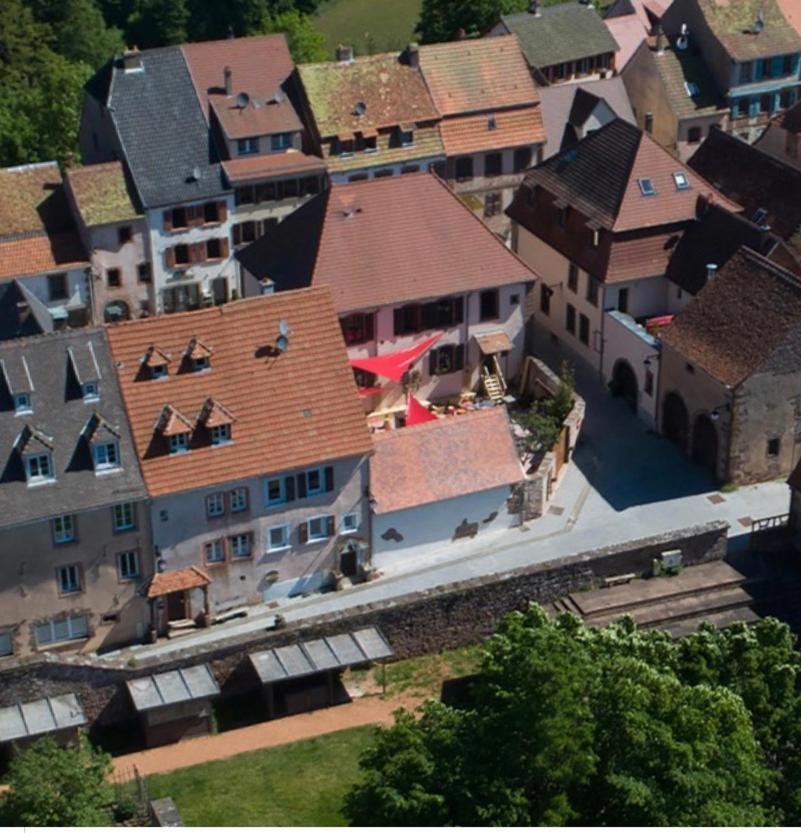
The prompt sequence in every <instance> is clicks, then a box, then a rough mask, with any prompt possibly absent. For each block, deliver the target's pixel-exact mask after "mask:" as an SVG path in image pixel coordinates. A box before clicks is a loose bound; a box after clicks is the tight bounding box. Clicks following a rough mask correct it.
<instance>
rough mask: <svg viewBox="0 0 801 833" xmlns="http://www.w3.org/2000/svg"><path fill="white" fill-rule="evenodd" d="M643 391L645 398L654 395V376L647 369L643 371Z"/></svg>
mask: <svg viewBox="0 0 801 833" xmlns="http://www.w3.org/2000/svg"><path fill="white" fill-rule="evenodd" d="M643 390H644V391H645V393H646V395H647V396H653V395H654V374H653V372H652V371H651V370H648V369H647V368H646V370H645V384H644V385H643Z"/></svg>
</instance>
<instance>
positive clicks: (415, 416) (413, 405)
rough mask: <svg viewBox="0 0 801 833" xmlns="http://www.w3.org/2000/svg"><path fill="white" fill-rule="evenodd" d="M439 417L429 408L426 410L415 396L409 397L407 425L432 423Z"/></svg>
mask: <svg viewBox="0 0 801 833" xmlns="http://www.w3.org/2000/svg"><path fill="white" fill-rule="evenodd" d="M436 418H437V417H435V416H434V414H432V413H431V411H429V410H428V409H427V408H424V407H423V406H422V405H421V404H420V403H419V402H418V401H417V400H416V399H415V398H414V397H413V396H410V397H409V401H408V403H407V404H406V425H407V426H408V425H422V424H423V423H424V422H431V420H433V419H436Z"/></svg>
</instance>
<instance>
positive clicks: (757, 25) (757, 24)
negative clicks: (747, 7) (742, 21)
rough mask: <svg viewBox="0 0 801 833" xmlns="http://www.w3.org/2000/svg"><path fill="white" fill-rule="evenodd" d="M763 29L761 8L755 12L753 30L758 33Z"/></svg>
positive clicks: (763, 22)
mask: <svg viewBox="0 0 801 833" xmlns="http://www.w3.org/2000/svg"><path fill="white" fill-rule="evenodd" d="M764 30H765V14H764V12H763V11H762V9H760V10H759V13H758V14H757V17H756V21H754V32H755V33H756V34H757V35H758V34H760V33H761V32H763V31H764Z"/></svg>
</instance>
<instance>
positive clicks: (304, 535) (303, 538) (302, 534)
mask: <svg viewBox="0 0 801 833" xmlns="http://www.w3.org/2000/svg"><path fill="white" fill-rule="evenodd" d="M308 540H309V525H308V524H307V523H306V522H305V521H304V522H303V523H301V524H298V541H300V543H301V544H305V543H306V542H307V541H308Z"/></svg>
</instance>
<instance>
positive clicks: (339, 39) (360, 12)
mask: <svg viewBox="0 0 801 833" xmlns="http://www.w3.org/2000/svg"><path fill="white" fill-rule="evenodd" d="M421 6H422V0H327V2H325V3H323V4H322V5H321V6H320V11H319V12H318V14H317V18H316V20H315V23H316V24H317V27H318V28H319V29H320V31H321V32H323V33H324V34H325V36H326V37H327V38H328V45H329V47H330V49H331V52H332V53H333V51H334V49H335V48H336V45H337V44H338V43H349V44H352V45H353V46H354V47H355V49H356V54H357V55H368V54H373V53H375V52H390V51H393V50H395V49H398V50H399V49H401V48H402V47H404V46H405V45H406V44H407V43H409V41H411V40H414V35H413V32H414V27H415V25H416V24H417V19H418V17H419V16H420V8H421Z"/></svg>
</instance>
